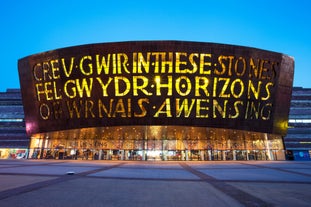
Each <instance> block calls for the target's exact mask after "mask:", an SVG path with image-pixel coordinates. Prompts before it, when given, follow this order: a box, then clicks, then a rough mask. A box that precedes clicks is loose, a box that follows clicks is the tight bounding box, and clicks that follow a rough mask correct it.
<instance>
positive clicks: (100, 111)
mask: <svg viewBox="0 0 311 207" xmlns="http://www.w3.org/2000/svg"><path fill="white" fill-rule="evenodd" d="M113 101H114V99H110V101H109V102H110V103H109V111H108V109H107V107H106V106H105V105H104V104H103V102H102V100H101V99H98V115H99V117H100V118H103V117H104V115H103V112H105V114H106V116H107V117H111V114H112V104H113Z"/></svg>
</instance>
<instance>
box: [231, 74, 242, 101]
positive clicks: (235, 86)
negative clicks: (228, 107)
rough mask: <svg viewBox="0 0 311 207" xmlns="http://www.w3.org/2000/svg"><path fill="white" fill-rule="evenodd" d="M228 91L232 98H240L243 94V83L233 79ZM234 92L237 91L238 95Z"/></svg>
mask: <svg viewBox="0 0 311 207" xmlns="http://www.w3.org/2000/svg"><path fill="white" fill-rule="evenodd" d="M236 84H238V85H239V87H237V85H236ZM230 91H231V94H232V96H233V97H234V98H240V97H241V96H242V94H243V92H244V83H243V81H242V80H241V79H235V80H234V81H232V83H231V87H230ZM236 91H238V93H236Z"/></svg>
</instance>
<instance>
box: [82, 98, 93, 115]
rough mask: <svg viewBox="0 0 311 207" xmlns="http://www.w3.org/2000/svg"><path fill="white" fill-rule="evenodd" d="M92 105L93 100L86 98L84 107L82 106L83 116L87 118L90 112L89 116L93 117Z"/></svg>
mask: <svg viewBox="0 0 311 207" xmlns="http://www.w3.org/2000/svg"><path fill="white" fill-rule="evenodd" d="M93 107H94V102H93V101H92V100H86V101H85V108H84V114H85V115H84V118H88V117H89V115H88V114H90V116H91V117H92V118H94V117H95V114H94V112H93Z"/></svg>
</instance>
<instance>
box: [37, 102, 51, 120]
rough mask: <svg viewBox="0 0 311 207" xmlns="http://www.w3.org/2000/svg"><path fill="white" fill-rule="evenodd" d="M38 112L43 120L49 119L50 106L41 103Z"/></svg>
mask: <svg viewBox="0 0 311 207" xmlns="http://www.w3.org/2000/svg"><path fill="white" fill-rule="evenodd" d="M39 112H40V116H41V118H42V119H43V120H47V119H49V117H50V114H51V113H50V107H49V106H48V105H47V104H45V103H43V104H41V105H40V107H39Z"/></svg>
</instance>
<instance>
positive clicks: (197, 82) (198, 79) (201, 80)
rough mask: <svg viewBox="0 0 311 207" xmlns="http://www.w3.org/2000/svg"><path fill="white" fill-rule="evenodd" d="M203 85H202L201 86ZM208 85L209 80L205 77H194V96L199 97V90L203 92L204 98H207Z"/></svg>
mask: <svg viewBox="0 0 311 207" xmlns="http://www.w3.org/2000/svg"><path fill="white" fill-rule="evenodd" d="M201 83H203V84H201ZM208 84H209V80H208V78H207V77H199V76H195V96H201V94H200V89H201V90H202V91H203V92H204V94H205V96H207V97H208V96H209V92H208V90H207V87H208Z"/></svg>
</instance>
